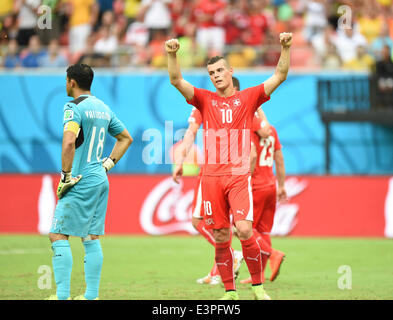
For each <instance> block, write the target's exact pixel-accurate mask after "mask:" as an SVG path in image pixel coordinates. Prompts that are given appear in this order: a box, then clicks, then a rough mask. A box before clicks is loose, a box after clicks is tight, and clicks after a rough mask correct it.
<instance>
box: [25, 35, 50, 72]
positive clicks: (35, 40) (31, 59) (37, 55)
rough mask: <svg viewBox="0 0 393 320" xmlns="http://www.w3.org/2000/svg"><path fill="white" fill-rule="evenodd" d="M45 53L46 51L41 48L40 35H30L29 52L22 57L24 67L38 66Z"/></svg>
mask: <svg viewBox="0 0 393 320" xmlns="http://www.w3.org/2000/svg"><path fill="white" fill-rule="evenodd" d="M44 55H45V51H44V50H42V48H41V41H40V38H39V37H38V35H33V36H31V37H30V40H29V46H28V48H27V52H26V53H25V54H24V56H23V57H22V67H25V68H38V67H39V66H40V60H41V59H42V57H43V56H44Z"/></svg>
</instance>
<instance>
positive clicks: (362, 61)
mask: <svg viewBox="0 0 393 320" xmlns="http://www.w3.org/2000/svg"><path fill="white" fill-rule="evenodd" d="M374 67H375V60H374V58H373V56H372V55H370V54H368V53H367V48H366V46H365V45H360V46H358V47H357V48H356V57H355V58H353V59H351V60H349V61H347V62H346V63H344V65H343V68H344V69H347V70H353V71H368V72H373V71H374Z"/></svg>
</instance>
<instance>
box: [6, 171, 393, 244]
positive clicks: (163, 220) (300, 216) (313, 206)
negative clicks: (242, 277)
mask: <svg viewBox="0 0 393 320" xmlns="http://www.w3.org/2000/svg"><path fill="white" fill-rule="evenodd" d="M109 182H110V194H109V203H108V210H107V219H106V233H107V234H135V235H143V234H145V235H166V234H196V232H195V230H194V229H193V227H192V226H191V203H192V199H193V196H194V187H195V182H196V178H195V177H185V178H183V179H182V182H181V183H180V184H175V183H174V182H173V181H172V179H171V177H168V176H167V175H116V174H112V175H110V176H109ZM57 183H58V175H47V174H45V175H38V174H37V175H11V174H5V175H4V174H3V175H0V194H1V195H2V196H1V198H2V200H1V203H2V205H1V209H0V210H1V214H0V232H1V233H40V234H46V233H48V231H49V229H50V225H51V220H52V216H53V212H54V209H55V205H56V201H57V199H56V193H55V190H56V186H57ZM286 188H287V192H288V195H289V197H290V200H289V202H288V203H285V204H279V205H278V207H277V211H276V216H275V221H274V226H273V230H272V235H275V236H337V237H339V236H355V237H393V178H390V177H387V176H385V177H375V176H374V177H360V176H354V177H345V176H336V177H333V176H290V177H288V178H287V180H286ZM26 190H28V192H26Z"/></svg>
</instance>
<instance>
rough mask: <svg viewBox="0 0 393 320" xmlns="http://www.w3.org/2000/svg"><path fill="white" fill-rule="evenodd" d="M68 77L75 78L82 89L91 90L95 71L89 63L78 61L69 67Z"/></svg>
mask: <svg viewBox="0 0 393 320" xmlns="http://www.w3.org/2000/svg"><path fill="white" fill-rule="evenodd" d="M67 78H68V79H70V80H71V79H73V80H75V82H76V83H77V84H78V87H79V88H80V89H82V90H88V91H90V88H91V84H92V82H93V78H94V72H93V69H92V68H91V67H90V66H88V65H87V64H83V63H77V64H73V65H71V66H69V67H68V68H67Z"/></svg>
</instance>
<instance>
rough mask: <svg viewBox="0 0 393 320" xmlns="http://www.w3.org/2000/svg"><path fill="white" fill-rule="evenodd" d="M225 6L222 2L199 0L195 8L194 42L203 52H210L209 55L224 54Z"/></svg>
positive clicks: (220, 0) (219, 0) (218, 0)
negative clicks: (195, 29)
mask: <svg viewBox="0 0 393 320" xmlns="http://www.w3.org/2000/svg"><path fill="white" fill-rule="evenodd" d="M226 6H227V4H226V2H225V1H223V0H199V2H198V3H197V5H196V8H195V17H196V22H197V31H196V41H197V43H198V44H199V45H200V46H201V47H202V48H203V49H204V50H206V51H207V52H209V51H210V52H211V53H210V55H222V54H223V52H224V46H225V29H224V27H223V24H224V21H225V20H224V18H225V9H226Z"/></svg>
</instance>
